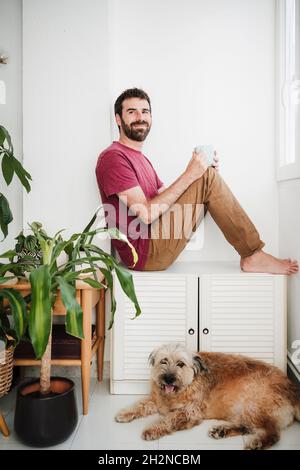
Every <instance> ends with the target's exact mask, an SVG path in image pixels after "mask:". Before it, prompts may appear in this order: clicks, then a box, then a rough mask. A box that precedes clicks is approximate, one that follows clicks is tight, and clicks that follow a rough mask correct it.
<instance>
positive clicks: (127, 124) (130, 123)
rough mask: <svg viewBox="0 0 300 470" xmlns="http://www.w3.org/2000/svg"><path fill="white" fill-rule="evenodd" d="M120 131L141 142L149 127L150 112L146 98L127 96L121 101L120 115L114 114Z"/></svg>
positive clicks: (150, 121)
mask: <svg viewBox="0 0 300 470" xmlns="http://www.w3.org/2000/svg"><path fill="white" fill-rule="evenodd" d="M116 121H117V124H118V126H120V127H121V132H122V131H123V133H124V134H125V135H126V137H128V138H129V139H131V140H136V141H138V142H143V141H144V140H145V139H146V137H147V135H148V134H149V131H150V129H151V123H152V118H151V113H150V106H149V103H148V101H147V100H141V99H140V98H128V99H127V100H124V101H123V107H122V116H119V115H118V114H117V115H116Z"/></svg>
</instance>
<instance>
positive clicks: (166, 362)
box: [160, 359, 168, 365]
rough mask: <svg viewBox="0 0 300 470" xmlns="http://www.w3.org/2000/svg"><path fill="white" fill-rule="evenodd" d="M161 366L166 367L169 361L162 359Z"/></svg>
mask: <svg viewBox="0 0 300 470" xmlns="http://www.w3.org/2000/svg"><path fill="white" fill-rule="evenodd" d="M160 364H165V365H166V364H168V361H167V359H162V360H161V361H160Z"/></svg>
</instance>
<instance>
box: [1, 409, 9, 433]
mask: <svg viewBox="0 0 300 470" xmlns="http://www.w3.org/2000/svg"><path fill="white" fill-rule="evenodd" d="M0 431H1V432H2V434H3V436H5V437H7V436H9V429H8V427H7V424H6V421H5V418H4V416H3V414H2V413H0Z"/></svg>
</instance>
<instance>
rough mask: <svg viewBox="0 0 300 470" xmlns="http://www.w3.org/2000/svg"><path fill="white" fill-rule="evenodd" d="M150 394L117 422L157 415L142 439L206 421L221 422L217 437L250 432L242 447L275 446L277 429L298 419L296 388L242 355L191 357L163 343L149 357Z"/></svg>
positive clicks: (299, 391) (299, 396)
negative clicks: (217, 420) (157, 417)
mask: <svg viewBox="0 0 300 470" xmlns="http://www.w3.org/2000/svg"><path fill="white" fill-rule="evenodd" d="M149 361H150V364H151V393H150V395H149V396H148V397H146V398H144V399H143V400H141V401H140V402H138V403H137V404H136V405H134V406H133V407H132V408H129V409H126V410H123V411H121V412H120V413H119V414H118V415H117V416H116V418H115V419H116V421H118V422H119V423H127V422H129V421H132V420H133V419H135V418H140V417H142V416H148V415H152V414H154V413H160V414H161V415H163V418H162V419H161V420H160V421H158V422H157V423H155V424H153V425H152V426H150V427H149V428H147V429H145V431H144V432H143V438H144V439H146V440H152V439H158V438H160V437H162V436H165V435H167V434H171V433H172V432H174V431H179V430H182V429H189V428H192V427H193V426H195V425H197V424H200V423H201V422H202V421H203V420H204V419H219V420H225V421H227V423H226V424H221V425H219V426H215V427H213V428H212V429H210V431H209V435H210V436H211V437H213V438H215V439H220V438H223V437H228V436H234V435H237V434H248V435H249V437H248V438H247V440H246V445H245V448H246V449H264V448H267V447H270V446H271V445H273V444H275V442H277V441H278V440H279V438H280V430H281V429H284V428H285V427H287V426H289V425H290V424H291V423H292V422H293V420H294V418H295V419H297V420H298V421H299V420H300V389H299V388H298V387H297V386H296V385H295V384H294V383H293V382H291V381H290V380H289V379H288V378H287V377H286V376H285V375H284V374H283V373H282V372H281V371H280V370H279V369H277V368H276V367H273V366H271V365H268V364H265V363H264V362H261V361H258V360H254V359H250V358H248V357H245V356H238V355H230V354H223V353H213V352H201V353H196V354H195V353H191V352H190V351H188V350H187V349H186V348H185V347H184V346H182V345H181V344H175V343H171V344H167V345H163V346H162V347H160V348H158V349H157V350H155V351H153V352H152V353H151V354H150V356H149Z"/></svg>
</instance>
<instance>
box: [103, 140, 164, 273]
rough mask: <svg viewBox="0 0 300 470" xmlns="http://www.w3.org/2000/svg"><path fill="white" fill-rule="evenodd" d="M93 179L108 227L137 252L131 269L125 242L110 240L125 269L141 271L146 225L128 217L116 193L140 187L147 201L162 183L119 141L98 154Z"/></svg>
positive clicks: (142, 159)
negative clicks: (116, 230)
mask: <svg viewBox="0 0 300 470" xmlns="http://www.w3.org/2000/svg"><path fill="white" fill-rule="evenodd" d="M96 176H97V182H98V187H99V191H100V195H101V199H102V203H103V204H105V206H104V207H105V217H106V222H107V224H108V227H117V228H118V229H119V230H120V231H121V232H122V233H124V234H125V235H126V236H127V238H128V240H129V241H130V242H131V243H132V245H133V246H134V248H135V249H136V251H137V254H138V258H139V259H138V262H137V264H136V265H135V266H134V267H133V266H132V265H133V258H132V253H131V250H130V248H129V246H128V245H127V244H126V243H125V242H121V241H119V240H115V239H112V244H113V246H114V247H115V248H116V249H117V251H118V253H119V255H120V257H121V259H122V261H123V263H124V264H125V265H126V266H128V267H130V268H132V269H135V270H143V267H144V265H145V263H146V260H147V254H148V249H149V238H150V225H146V224H143V223H142V222H140V221H139V219H138V218H137V217H136V216H134V215H130V213H128V211H129V209H128V207H127V206H126V205H125V204H124V203H123V202H122V201H121V200H119V198H118V196H117V193H120V192H122V191H125V190H127V189H130V188H134V187H135V186H140V187H141V188H142V190H143V191H144V193H145V196H146V198H147V200H149V199H152V198H153V197H154V196H156V195H157V193H158V189H159V188H161V187H162V186H163V183H162V181H161V180H160V179H159V178H158V176H157V174H156V172H155V170H154V168H153V166H152V164H151V163H150V161H149V160H148V158H147V157H145V155H143V154H142V152H140V151H138V150H134V149H132V148H130V147H127V146H126V145H123V144H120V143H119V142H113V143H112V144H111V145H110V146H109V147H108V148H107V149H105V150H104V151H103V152H102V153H101V154H100V155H99V158H98V162H97V166H96ZM108 204H110V205H111V206H112V207H113V210H112V209H111V206H109V207H108V206H107V205H108ZM114 211H115V212H114Z"/></svg>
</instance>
